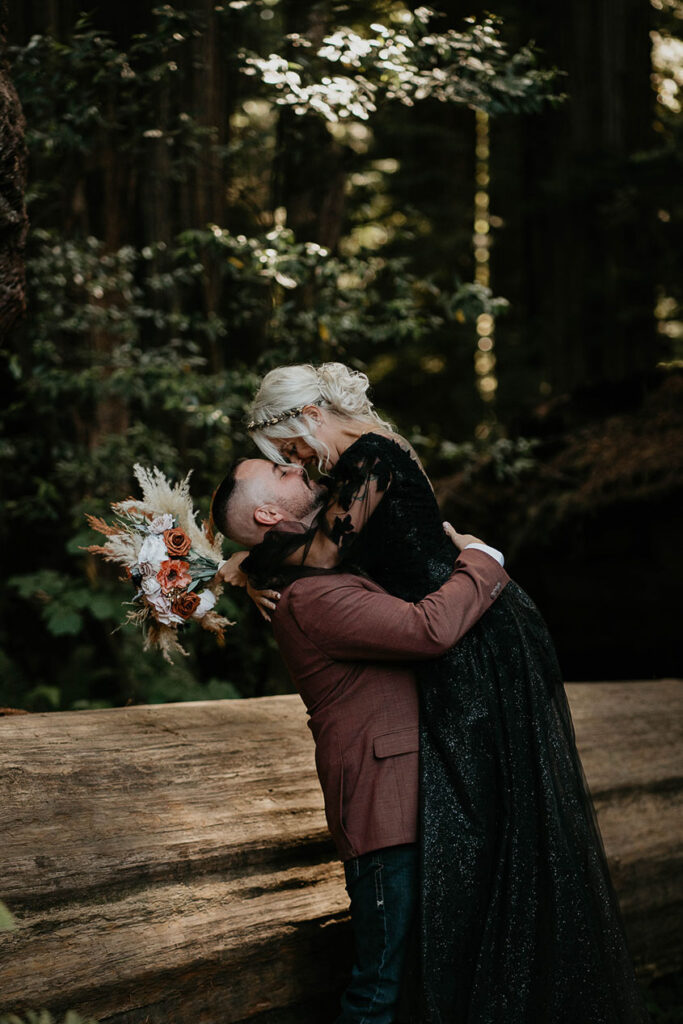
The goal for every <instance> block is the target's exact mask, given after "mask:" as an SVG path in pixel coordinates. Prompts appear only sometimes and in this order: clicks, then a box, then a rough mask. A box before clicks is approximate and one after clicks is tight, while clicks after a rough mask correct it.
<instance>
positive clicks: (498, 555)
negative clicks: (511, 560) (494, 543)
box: [463, 542, 505, 565]
mask: <svg viewBox="0 0 683 1024" xmlns="http://www.w3.org/2000/svg"><path fill="white" fill-rule="evenodd" d="M468 548H476V549H477V551H484V552H485V553H486V554H487V555H490V556H491V558H495V560H496V561H497V562H498V564H499V565H505V559H504V558H503V554H502V552H501V551H499V550H498V548H492V547H489V545H488V544H477V543H476V542H473V543H472V544H466V545H465V547H464V548H463V551H467V549H468Z"/></svg>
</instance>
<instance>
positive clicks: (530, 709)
mask: <svg viewBox="0 0 683 1024" xmlns="http://www.w3.org/2000/svg"><path fill="white" fill-rule="evenodd" d="M418 682H419V689H420V700H421V726H420V728H421V841H420V855H421V867H420V873H421V892H420V914H419V922H418V927H417V941H416V944H415V952H414V956H413V960H412V961H411V963H410V964H409V965H408V968H409V976H410V979H411V982H410V985H409V990H410V1001H409V1002H410V1007H411V1008H410V1011H409V1014H408V1016H409V1019H410V1020H411V1021H412V1022H413V1024H417V1022H418V1021H419V1022H420V1024H644V1022H646V1021H649V1019H650V1018H649V1015H648V1014H647V1012H646V1010H645V1008H644V1004H643V1001H642V996H641V993H640V990H639V987H638V985H637V983H636V980H635V977H634V973H633V964H632V960H631V957H630V955H629V952H628V948H627V945H626V940H625V937H624V931H623V925H622V921H621V917H620V913H619V907H618V904H617V900H616V897H615V894H614V890H613V888H612V884H611V881H610V876H609V871H608V867H607V862H606V858H605V853H604V848H603V844H602V840H601V837H600V832H599V829H598V825H597V821H596V817H595V812H594V809H593V805H592V802H591V798H590V795H589V792H588V787H587V785H586V781H585V777H584V774H583V770H582V767H581V761H580V759H579V755H578V752H577V749H576V744H575V739H574V729H573V725H572V720H571V715H570V711H569V706H568V703H567V698H566V695H565V691H564V686H563V681H562V677H561V674H560V669H559V666H558V663H557V659H556V655H555V651H554V647H553V644H552V641H551V638H550V636H549V634H548V630H547V628H546V626H545V623H544V622H543V619H542V618H541V616H540V614H539V612H538V610H537V609H536V607H535V606H534V604H533V602H532V601H531V600H530V599H529V597H528V596H527V595H526V594H525V593H524V591H523V590H522V589H521V588H520V587H518V586H517V585H516V584H515V583H510V584H508V586H507V587H506V589H505V591H504V592H503V594H502V595H501V596H500V598H499V599H498V600H497V601H496V603H495V604H494V605H493V606H492V607H491V608H490V609H489V610H488V611H487V612H486V614H485V615H484V616H483V618H482V619H481V620H480V622H479V623H478V624H477V625H476V626H475V627H474V628H473V629H472V630H470V632H469V633H468V634H467V635H466V636H465V637H464V638H463V639H462V640H461V641H460V642H459V643H458V644H457V645H456V646H455V647H454V648H452V650H451V651H449V652H448V654H447V655H446V656H444V657H443V658H440V659H439V660H438V661H433V662H428V663H422V664H421V665H420V666H419V668H418Z"/></svg>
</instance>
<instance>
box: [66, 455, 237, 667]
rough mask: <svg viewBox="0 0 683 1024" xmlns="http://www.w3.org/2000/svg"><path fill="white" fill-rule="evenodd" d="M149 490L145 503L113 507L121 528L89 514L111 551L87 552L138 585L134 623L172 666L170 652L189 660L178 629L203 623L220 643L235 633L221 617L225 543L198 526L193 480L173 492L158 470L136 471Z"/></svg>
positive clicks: (131, 501) (145, 491) (97, 548)
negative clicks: (116, 566) (220, 577)
mask: <svg viewBox="0 0 683 1024" xmlns="http://www.w3.org/2000/svg"><path fill="white" fill-rule="evenodd" d="M133 471H134V473H135V476H136V479H137V481H138V483H139V484H140V488H141V490H142V500H136V499H135V498H127V499H126V500H125V501H117V502H115V503H114V504H112V506H111V507H112V511H113V512H114V513H115V521H114V523H111V524H110V523H107V522H105V520H104V519H101V518H99V517H97V516H91V515H87V516H86V518H87V520H88V523H89V524H90V526H91V527H92V529H93V530H97V531H98V533H103V534H104V535H105V536H106V538H107V540H106V542H105V543H104V544H91V545H90V546H89V547H87V548H86V549H85V550H86V551H92V552H95V553H97V554H99V555H102V556H103V557H104V558H105V559H106V560H107V561H108V562H118V563H119V565H122V566H123V567H124V569H125V570H126V578H127V579H129V580H131V581H132V583H133V585H134V586H135V597H134V598H133V601H132V602H131V603H133V604H137V605H138V607H137V609H136V610H134V611H129V612H128V614H127V616H126V621H127V622H134V623H136V624H137V625H140V626H142V628H143V630H144V631H145V643H144V649H145V650H148V649H149V648H150V647H157V648H159V650H161V653H162V654H163V656H164V658H165V659H166V661H171V660H172V659H171V657H170V652H171V651H178V652H180V653H181V654H187V651H186V650H184V648H183V647H182V646H181V644H180V642H179V640H178V629H179V628H180V627H181V626H184V625H185V624H186V623H187V622H189V621H190V620H191V619H196V620H197V621H198V622H199V624H200V625H201V626H203V628H204V629H208V630H210V631H211V632H212V633H216V634H217V636H218V640H219V642H221V641H222V639H223V631H224V629H225V627H226V626H232V625H233V623H232V622H230V621H229V620H228V619H226V618H225V617H224V616H222V615H218V614H217V613H216V612H215V611H214V610H213V608H214V605H215V604H216V599H217V597H218V595H219V594H220V592H221V590H222V583H221V582H220V581H219V582H218V583H215V582H213V579H214V576H215V574H216V571H217V569H218V568H219V566H220V565H221V564H222V561H223V559H222V554H221V546H220V538H214V537H213V535H212V533H211V530H210V528H209V526H208V524H207V523H204V524H203V525H202V526H201V527H200V526H198V525H197V522H196V518H195V517H196V513H195V512H194V510H193V508H192V499H191V498H190V490H189V485H188V481H189V479H190V474H189V473H188V474H187V476H186V477H185V479H184V480H182V481H181V482H180V483H177V484H175V485H174V486H171V484H170V483H169V481H168V480H167V479H166V477H165V476H164V474H163V473H162V472H161V471H160V470H158V469H157V468H156V466H155V467H154V468H153V469H145V468H144V467H143V466H140V465H139V464H136V465H135V466H134V467H133Z"/></svg>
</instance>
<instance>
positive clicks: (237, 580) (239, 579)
mask: <svg viewBox="0 0 683 1024" xmlns="http://www.w3.org/2000/svg"><path fill="white" fill-rule="evenodd" d="M248 554H249V552H248V551H236V552H235V554H234V555H230V558H228V560H227V561H226V562H223V564H222V565H221V566H220V568H219V569H218V572H217V573H216V575H215V576H214V580H216V581H220V582H222V583H229V584H230V585H231V586H233V587H246V585H247V577H246V575H245V574H244V573H243V572H242V570H241V569H240V566H241V564H242V562H243V561H244V559H245V558H246V557H247V555H248Z"/></svg>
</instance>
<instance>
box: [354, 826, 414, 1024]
mask: <svg viewBox="0 0 683 1024" xmlns="http://www.w3.org/2000/svg"><path fill="white" fill-rule="evenodd" d="M344 872H345V874H346V891H347V892H348V894H349V897H350V899H351V926H352V930H353V941H354V948H355V957H354V964H353V970H352V972H351V981H350V982H349V985H348V988H347V989H346V991H345V992H344V994H343V996H342V1001H341V1006H342V1012H341V1014H340V1016H339V1017H337V1020H336V1022H335V1024H393V1021H394V1020H395V1012H396V1003H397V1001H398V997H399V990H400V987H401V975H402V970H403V961H404V958H405V955H406V949H407V942H408V934H409V930H410V925H411V923H412V918H413V913H414V909H415V898H416V889H417V886H416V876H417V848H416V846H415V845H414V844H406V845H404V846H388V847H385V848H384V849H382V850H373V851H372V852H371V853H364V854H362V855H361V856H360V857H353V858H352V859H351V860H347V861H345V862H344Z"/></svg>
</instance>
